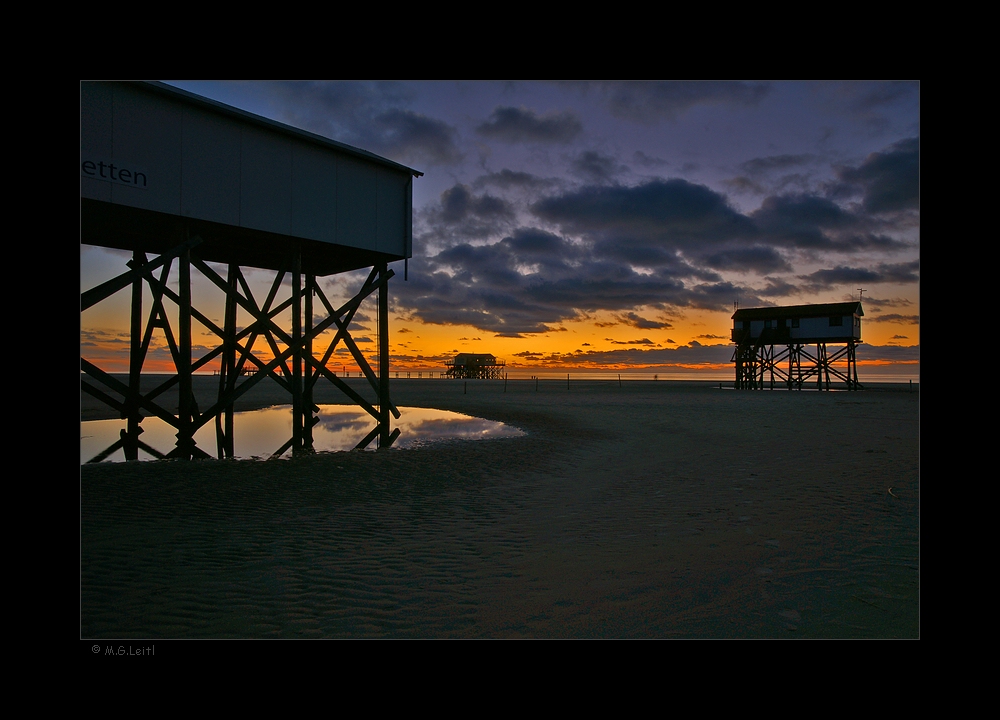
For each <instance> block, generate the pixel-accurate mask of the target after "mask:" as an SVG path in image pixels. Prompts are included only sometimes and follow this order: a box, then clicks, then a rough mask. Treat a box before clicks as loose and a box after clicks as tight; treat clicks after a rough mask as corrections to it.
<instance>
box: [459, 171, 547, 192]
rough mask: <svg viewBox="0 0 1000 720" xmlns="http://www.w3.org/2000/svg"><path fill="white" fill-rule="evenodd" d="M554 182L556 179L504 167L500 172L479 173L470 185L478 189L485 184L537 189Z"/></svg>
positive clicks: (509, 187) (506, 188)
mask: <svg viewBox="0 0 1000 720" xmlns="http://www.w3.org/2000/svg"><path fill="white" fill-rule="evenodd" d="M556 182H557V181H555V180H552V179H548V178H540V177H538V176H537V175H532V174H531V173H526V172H518V171H514V170H508V169H506V168H504V169H503V170H501V171H500V172H495V173H488V174H486V175H481V176H480V177H478V178H476V179H475V180H474V181H473V183H472V187H473V188H475V189H477V190H479V189H482V188H484V187H486V186H487V185H493V186H494V187H498V188H501V189H503V190H508V189H511V188H516V189H522V188H523V189H526V190H538V189H543V188H548V187H552V186H553V185H555V184H556Z"/></svg>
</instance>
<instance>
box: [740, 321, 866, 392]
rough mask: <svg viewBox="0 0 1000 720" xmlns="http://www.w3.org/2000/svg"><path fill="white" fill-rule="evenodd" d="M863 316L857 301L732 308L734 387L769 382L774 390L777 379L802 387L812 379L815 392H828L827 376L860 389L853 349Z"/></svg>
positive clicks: (858, 339)
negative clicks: (814, 347)
mask: <svg viewBox="0 0 1000 720" xmlns="http://www.w3.org/2000/svg"><path fill="white" fill-rule="evenodd" d="M864 314H865V313H864V310H863V309H862V308H861V303H860V302H846V303H825V304H819V305H791V306H788V307H766V308H741V309H739V310H737V311H736V312H735V313H733V331H732V341H733V342H734V343H736V349H735V350H734V351H733V358H732V362H733V363H735V365H736V388H737V389H738V390H760V389H763V388H764V386H765V384H768V385H769V387H770V388H771V389H773V388H774V385H775V382H776V381H777V382H778V383H781V384H784V385H785V386H786V387H787V388H788V389H789V390H791V389H793V388H794V389H796V390H801V389H802V387H803V385H805V384H806V383H811V382H813V381H814V380H815V382H816V389H817V390H824V389H825V390H829V389H830V384H831V376H832V378H834V381H836V380H840V381H842V382H844V384H845V385H846V387H847V389H848V390H861V389H862V387H861V383H859V382H858V363H857V357H856V353H855V350H856V348H857V346H858V345H859V344H860V343H861V318H862V317H863V316H864ZM813 345H815V346H816V349H815V355H814V354H813V351H812V347H811V346H813ZM828 345H834V346H843V347H839V348H837V349H832V348H831V349H828V347H827V346H828Z"/></svg>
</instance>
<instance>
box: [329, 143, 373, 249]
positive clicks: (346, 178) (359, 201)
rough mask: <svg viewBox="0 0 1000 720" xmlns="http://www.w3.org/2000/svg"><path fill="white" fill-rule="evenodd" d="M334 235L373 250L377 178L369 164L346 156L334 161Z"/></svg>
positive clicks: (342, 242)
mask: <svg viewBox="0 0 1000 720" xmlns="http://www.w3.org/2000/svg"><path fill="white" fill-rule="evenodd" d="M337 169H338V174H337V180H338V181H337V208H338V211H339V210H341V208H342V209H343V210H342V211H340V212H338V214H337V239H336V242H337V243H339V244H341V245H348V246H350V247H357V248H365V249H366V250H376V249H377V248H376V238H377V230H378V213H377V211H378V204H377V192H378V182H377V177H376V170H375V168H374V167H373V166H371V165H368V164H366V163H362V162H360V161H357V160H354V159H353V158H349V157H342V158H340V159H339V162H338V163H337Z"/></svg>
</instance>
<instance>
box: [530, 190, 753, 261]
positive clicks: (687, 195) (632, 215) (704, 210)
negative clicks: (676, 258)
mask: <svg viewBox="0 0 1000 720" xmlns="http://www.w3.org/2000/svg"><path fill="white" fill-rule="evenodd" d="M531 210H532V212H533V213H534V214H535V215H536V216H537V217H539V218H541V219H543V220H546V221H549V222H552V223H555V224H557V225H559V226H560V227H561V228H563V230H564V232H572V233H583V234H587V235H590V236H592V237H594V238H595V239H607V240H610V241H613V243H614V245H615V246H616V247H617V248H619V249H620V251H621V252H619V253H617V254H618V255H619V257H622V256H627V255H628V250H629V249H637V250H640V253H639V254H640V255H645V257H637V258H636V262H640V263H641V262H648V260H650V259H652V258H653V256H654V255H656V254H660V253H663V252H666V253H669V254H673V251H676V250H677V249H681V248H684V247H701V246H702V245H703V244H705V243H719V242H722V241H725V240H730V239H738V238H741V237H747V236H752V235H753V234H754V233H755V232H756V228H755V227H754V226H753V224H752V223H751V222H750V221H749V219H748V218H746V217H745V216H743V215H741V214H740V213H739V212H737V211H736V210H734V209H733V208H732V207H730V206H729V204H728V202H727V201H726V198H725V197H724V196H722V195H720V194H719V193H717V192H715V191H713V190H710V189H709V188H707V187H705V186H704V185H695V184H693V183H689V182H687V181H686V180H680V179H672V180H661V179H656V180H651V181H649V182H646V183H643V184H641V185H636V186H633V187H625V186H617V185H616V186H588V187H584V188H581V189H579V190H575V191H572V192H569V193H566V194H563V195H557V196H552V197H549V198H545V199H543V200H540V201H539V202H537V203H535V204H534V205H533V206H532V207H531ZM649 251H652V253H650V252H649ZM657 264H660V263H657Z"/></svg>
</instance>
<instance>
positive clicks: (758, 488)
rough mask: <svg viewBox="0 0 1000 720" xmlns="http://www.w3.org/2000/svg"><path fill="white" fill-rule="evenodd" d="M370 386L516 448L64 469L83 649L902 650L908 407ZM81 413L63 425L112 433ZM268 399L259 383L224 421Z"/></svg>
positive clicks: (775, 395)
mask: <svg viewBox="0 0 1000 720" xmlns="http://www.w3.org/2000/svg"><path fill="white" fill-rule="evenodd" d="M213 380H214V379H213V378H207V377H206V378H198V379H197V380H196V392H197V393H198V397H199V398H202V397H204V398H206V399H207V398H209V397H210V395H211V388H213V387H214V385H213ZM351 382H352V384H353V383H355V382H356V383H357V386H358V388H359V389H360V388H361V383H362V382H363V381H361V380H354V379H352V380H351ZM202 393H203V394H202ZM392 393H393V400H394V402H395V403H396V404H397V405H401V406H419V407H434V408H439V409H444V410H453V411H456V412H462V413H466V414H469V415H475V416H478V417H484V418H488V419H491V420H498V421H501V422H505V423H511V424H513V425H515V426H517V427H519V428H521V429H523V430H525V431H526V432H527V433H528V435H527V436H526V437H522V438H513V439H500V440H487V441H453V442H445V443H439V444H435V445H429V446H426V447H421V448H413V449H407V450H389V451H381V452H377V453H376V452H364V453H361V452H352V453H330V454H321V455H315V456H310V457H302V458H294V459H290V460H278V461H271V462H252V461H229V462H221V461H200V462H193V463H182V462H148V463H134V464H128V465H126V464H109V463H104V464H101V465H96V466H84V467H83V468H81V543H82V545H81V636H82V637H84V638H112V637H113V638H172V637H177V638H354V637H365V638H471V637H490V638H797V637H824V638H828V637H836V638H916V637H918V636H919V590H920V585H919V579H920V577H919V492H920V487H919V439H918V429H919V416H918V397H919V395H918V393H916V392H913V393H909V392H907V391H906V388H905V387H900V389H899V390H898V391H866V392H859V393H847V392H839V393H816V392H783V391H774V392H768V391H764V392H735V391H732V390H719V389H718V385H717V383H716V384H712V383H704V384H702V383H673V382H663V381H661V382H652V381H648V382H642V381H633V382H626V383H624V386H623V387H618V384H617V382H613V381H606V382H572V383H571V385H570V388H569V389H568V390H567V388H566V383H565V381H562V382H560V381H543V382H542V383H541V384H540V385H539V391H538V392H535V384H534V382H533V381H516V382H513V381H512V382H510V383H508V386H507V392H506V393H504V392H503V383H502V382H498V381H491V382H482V381H480V382H469V383H468V394H463V383H462V382H461V381H450V380H439V379H433V380H428V379H420V380H418V379H411V380H394V381H393V385H392ZM338 394H339V393H338V391H336V389H335V388H332V387H330V388H328V389H324V390H323V391H322V392H321V393H320V394H319V395H317V397H316V402H318V403H328V402H340V400H341V397H342V396H340V397H338ZM82 402H83V408H82V416H83V417H84V418H85V419H97V418H99V417H113V414H109V413H107V412H104V411H101V410H99V408H98V405H97V404H96V403H94V402H92V401H90V400H89V398H86V397H85V398H84V399H83V401H82ZM287 402H288V399H287V395H285V394H284V393H283V391H281V390H280V389H279V388H277V386H276V385H275V384H273V383H270V382H268V383H266V384H264V383H262V385H261V387H260V388H255V389H254V390H253V391H252V392H251V393H248V395H247V396H245V397H244V398H243V399H242V400H241V402H240V404H239V406H238V409H254V408H257V407H265V406H267V405H271V404H276V403H287ZM165 404H168V403H167V402H166V401H165ZM282 440H284V438H282V439H279V440H278V441H277V442H276V446H277V445H280V444H281V441H282ZM206 450H208V451H209V452H211V449H210V448H206ZM890 488H891V493H890V492H889V489H890Z"/></svg>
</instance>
